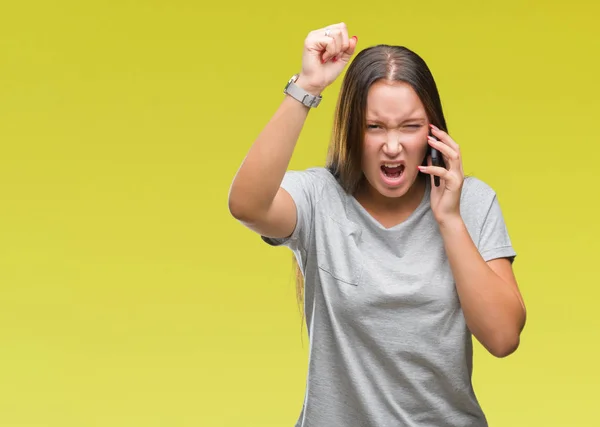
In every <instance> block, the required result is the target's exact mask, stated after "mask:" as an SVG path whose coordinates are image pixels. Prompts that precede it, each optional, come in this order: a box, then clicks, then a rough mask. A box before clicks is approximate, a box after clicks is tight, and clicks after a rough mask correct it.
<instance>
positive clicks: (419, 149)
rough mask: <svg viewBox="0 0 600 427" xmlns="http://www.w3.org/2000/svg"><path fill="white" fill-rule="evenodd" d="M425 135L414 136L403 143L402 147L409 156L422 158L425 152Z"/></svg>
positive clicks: (426, 143) (426, 144)
mask: <svg viewBox="0 0 600 427" xmlns="http://www.w3.org/2000/svg"><path fill="white" fill-rule="evenodd" d="M428 146H429V143H428V142H427V136H420V135H419V136H416V137H415V138H413V139H411V141H409V142H408V143H406V144H405V145H404V148H405V149H406V151H407V152H408V154H409V156H411V157H418V158H419V161H420V160H421V158H423V157H424V156H425V154H426V152H427V147H428Z"/></svg>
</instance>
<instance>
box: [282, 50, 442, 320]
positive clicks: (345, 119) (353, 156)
mask: <svg viewBox="0 0 600 427" xmlns="http://www.w3.org/2000/svg"><path fill="white" fill-rule="evenodd" d="M382 79H383V80H389V81H402V82H405V83H408V84H409V85H410V86H411V87H412V88H413V90H414V91H415V92H416V94H417V95H418V97H419V98H420V99H421V102H422V103H423V105H424V107H425V111H426V113H427V117H428V119H429V121H430V123H432V124H434V125H435V126H437V127H438V128H440V129H442V130H444V131H448V127H447V125H446V119H445V117H444V112H443V109H442V103H441V101H440V96H439V92H438V89H437V85H436V83H435V80H434V78H433V75H432V74H431V71H430V70H429V67H428V66H427V64H426V63H425V61H424V60H423V59H422V58H421V57H420V56H419V55H417V54H416V53H415V52H413V51H412V50H410V49H408V48H406V47H404V46H390V45H385V44H381V45H377V46H373V47H369V48H367V49H364V50H362V51H361V52H360V53H358V54H357V55H356V57H355V58H354V59H353V60H352V62H351V63H350V65H349V66H348V70H347V72H346V74H345V76H344V79H343V81H342V86H341V89H340V93H339V96H338V100H337V105H336V110H335V117H334V122H333V129H332V135H331V141H330V143H329V149H328V153H327V163H326V168H327V169H328V170H329V171H330V172H331V173H332V174H333V176H335V177H336V179H337V180H338V182H339V183H340V185H341V186H342V188H344V190H345V191H346V192H347V193H348V194H354V193H355V192H356V190H357V189H358V188H359V186H360V185H361V183H362V182H363V180H364V175H363V172H362V166H361V157H362V146H363V139H364V134H365V127H366V118H365V115H366V109H367V95H368V93H369V89H370V87H371V86H372V85H373V84H374V83H375V82H377V81H379V80H382ZM423 162H424V163H425V162H426V159H424V160H423ZM293 264H294V266H295V272H296V298H297V302H298V305H299V307H300V311H301V313H302V315H303V316H302V317H303V320H304V311H303V309H302V307H303V304H302V302H303V296H304V277H303V274H302V270H301V269H300V267H299V266H298V263H297V261H296V259H295V257H294V258H293Z"/></svg>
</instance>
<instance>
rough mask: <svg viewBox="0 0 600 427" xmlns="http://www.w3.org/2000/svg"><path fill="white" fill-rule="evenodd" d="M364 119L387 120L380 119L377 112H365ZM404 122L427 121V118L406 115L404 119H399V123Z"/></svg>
mask: <svg viewBox="0 0 600 427" xmlns="http://www.w3.org/2000/svg"><path fill="white" fill-rule="evenodd" d="M366 119H367V120H371V121H375V122H386V121H387V120H383V119H381V118H380V117H379V116H378V115H377V114H368V113H367V114H366ZM406 122H422V123H425V122H427V118H426V117H422V116H416V117H408V118H406V119H402V120H400V121H399V123H406Z"/></svg>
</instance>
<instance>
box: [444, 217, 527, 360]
mask: <svg viewBox="0 0 600 427" xmlns="http://www.w3.org/2000/svg"><path fill="white" fill-rule="evenodd" d="M440 231H441V233H442V236H443V239H444V246H445V250H446V254H447V257H448V260H449V263H450V267H451V269H452V273H453V276H454V280H455V282H456V289H457V292H458V296H459V300H460V303H461V307H462V310H463V313H464V316H465V320H466V323H467V326H468V328H469V330H470V331H471V333H472V334H473V335H474V336H475V337H476V338H477V339H478V340H479V342H481V344H482V345H483V346H484V347H486V348H487V349H488V351H490V352H491V353H492V354H494V355H496V356H505V355H507V354H510V353H511V352H512V351H514V349H516V347H517V346H518V343H519V335H520V333H521V330H522V328H523V325H524V322H525V312H524V309H523V306H522V304H521V301H520V299H519V296H518V295H517V293H516V292H515V291H514V289H513V288H512V287H511V286H510V285H509V284H508V283H506V282H505V281H504V280H503V279H502V278H501V277H500V276H498V275H497V274H496V273H495V272H494V271H493V270H492V269H491V268H490V267H489V265H488V264H487V262H486V261H485V260H484V259H483V258H482V257H481V255H480V253H479V251H478V249H477V247H476V246H475V244H474V243H473V240H472V239H471V236H470V235H469V233H468V231H467V228H466V226H465V224H464V222H463V221H462V219H460V218H457V219H456V220H454V221H449V222H446V223H444V224H441V225H440Z"/></svg>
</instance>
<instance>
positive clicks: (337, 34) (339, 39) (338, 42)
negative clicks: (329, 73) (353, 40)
mask: <svg viewBox="0 0 600 427" xmlns="http://www.w3.org/2000/svg"><path fill="white" fill-rule="evenodd" d="M329 37H331V38H333V39H334V40H335V47H336V52H335V55H334V56H333V60H334V61H336V60H337V59H338V57H339V56H340V55H341V53H342V52H344V51H345V50H346V49H348V45H347V44H346V45H344V36H343V35H342V30H339V29H332V30H330V31H329Z"/></svg>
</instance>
